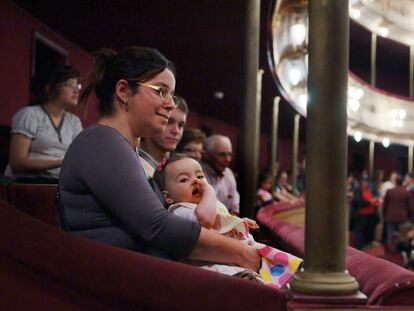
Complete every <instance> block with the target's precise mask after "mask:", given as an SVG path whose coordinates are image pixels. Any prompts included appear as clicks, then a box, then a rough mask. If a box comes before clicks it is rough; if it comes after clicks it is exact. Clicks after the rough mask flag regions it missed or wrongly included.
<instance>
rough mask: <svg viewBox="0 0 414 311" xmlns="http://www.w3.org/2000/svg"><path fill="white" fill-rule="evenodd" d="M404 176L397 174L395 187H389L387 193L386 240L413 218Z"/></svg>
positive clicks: (384, 205) (385, 214) (385, 209)
mask: <svg viewBox="0 0 414 311" xmlns="http://www.w3.org/2000/svg"><path fill="white" fill-rule="evenodd" d="M402 181H403V180H402V177H401V176H400V175H397V177H396V179H395V187H394V188H392V189H389V190H388V191H387V193H386V194H385V198H384V204H383V208H382V213H383V217H384V221H385V223H386V224H387V237H386V242H387V243H389V242H391V238H392V237H393V236H394V235H395V236H397V235H398V232H399V230H400V225H401V224H403V223H406V222H409V221H410V219H411V213H412V210H411V204H410V203H411V202H410V195H409V194H408V191H407V190H406V189H405V188H404V187H403V185H402Z"/></svg>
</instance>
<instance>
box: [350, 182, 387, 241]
mask: <svg viewBox="0 0 414 311" xmlns="http://www.w3.org/2000/svg"><path fill="white" fill-rule="evenodd" d="M381 203H382V202H381V199H379V198H375V197H374V196H373V195H372V192H371V189H370V188H369V184H368V180H367V179H365V178H363V177H361V179H360V180H359V187H358V188H357V189H355V191H354V197H353V201H352V204H353V210H354V218H355V220H354V227H353V232H354V238H355V244H356V245H355V246H356V248H358V249H362V248H364V247H366V246H368V245H369V244H370V243H372V242H373V241H374V233H375V227H376V225H377V224H378V222H379V221H380V219H379V217H378V211H377V209H378V206H379V205H380V204H381Z"/></svg>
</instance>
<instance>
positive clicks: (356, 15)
mask: <svg viewBox="0 0 414 311" xmlns="http://www.w3.org/2000/svg"><path fill="white" fill-rule="evenodd" d="M349 15H351V17H352V18H353V19H358V18H359V17H360V16H361V11H360V10H358V9H352V8H351V9H350V11H349Z"/></svg>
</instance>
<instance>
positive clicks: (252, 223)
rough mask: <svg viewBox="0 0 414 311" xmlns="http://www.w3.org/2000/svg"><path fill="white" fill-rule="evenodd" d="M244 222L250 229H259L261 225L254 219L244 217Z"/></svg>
mask: <svg viewBox="0 0 414 311" xmlns="http://www.w3.org/2000/svg"><path fill="white" fill-rule="evenodd" d="M243 222H244V223H245V224H246V225H247V226H248V227H249V229H259V225H258V224H257V222H255V221H254V220H253V219H250V218H247V217H245V218H243Z"/></svg>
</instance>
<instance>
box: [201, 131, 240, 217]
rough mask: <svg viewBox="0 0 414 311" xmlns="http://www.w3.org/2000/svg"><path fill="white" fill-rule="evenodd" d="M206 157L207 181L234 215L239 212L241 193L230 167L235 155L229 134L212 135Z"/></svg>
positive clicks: (205, 172)
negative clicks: (238, 190)
mask: <svg viewBox="0 0 414 311" xmlns="http://www.w3.org/2000/svg"><path fill="white" fill-rule="evenodd" d="M205 151H206V159H205V161H203V162H202V167H203V171H204V174H205V175H206V178H207V181H208V182H209V183H210V184H211V185H212V186H213V188H214V189H215V190H216V194H217V199H218V200H220V201H221V202H222V203H223V204H224V205H225V206H226V207H227V209H228V210H229V212H230V213H232V214H234V215H238V214H239V205H240V195H239V193H238V192H237V185H236V179H235V178H234V175H233V172H232V171H231V169H230V168H229V165H230V162H231V159H232V157H233V150H232V145H231V141H230V139H229V138H228V137H227V136H223V135H211V136H210V137H208V138H207V140H206V144H205Z"/></svg>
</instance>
